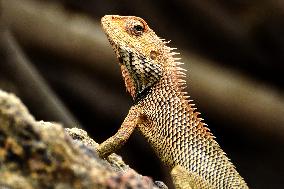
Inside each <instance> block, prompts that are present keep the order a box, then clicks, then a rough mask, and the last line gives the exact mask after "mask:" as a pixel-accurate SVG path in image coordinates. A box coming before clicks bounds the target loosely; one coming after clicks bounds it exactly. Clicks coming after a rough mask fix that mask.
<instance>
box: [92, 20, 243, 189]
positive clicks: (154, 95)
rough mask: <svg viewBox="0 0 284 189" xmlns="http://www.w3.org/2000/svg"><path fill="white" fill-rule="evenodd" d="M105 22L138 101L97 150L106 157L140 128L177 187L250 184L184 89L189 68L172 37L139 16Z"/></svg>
mask: <svg viewBox="0 0 284 189" xmlns="http://www.w3.org/2000/svg"><path fill="white" fill-rule="evenodd" d="M101 23H102V27H103V30H104V32H105V33H106V36H107V38H108V40H109V42H110V44H111V46H112V48H113V49H114V51H115V53H116V56H117V58H118V61H119V65H120V68H121V72H122V76H123V78H124V81H125V85H126V89H127V91H128V92H129V93H130V95H131V96H132V98H133V101H134V105H133V106H132V107H131V108H130V110H129V112H128V115H127V116H126V118H125V120H124V121H123V123H122V125H121V127H120V128H119V129H118V131H117V132H116V133H115V134H114V135H113V136H111V137H110V138H108V139H107V140H105V141H104V142H102V143H101V144H100V145H99V146H98V148H97V151H98V154H99V155H100V156H101V157H107V156H108V155H109V154H111V153H113V152H115V151H116V150H118V149H119V148H120V147H121V146H122V145H123V144H124V143H125V142H126V141H127V140H128V138H129V137H130V136H131V134H132V132H133V131H134V130H135V129H138V131H140V133H142V135H143V136H144V137H145V138H146V139H147V141H148V142H149V143H150V145H151V146H152V147H153V149H154V150H155V152H156V153H157V155H158V156H159V157H160V159H161V161H162V162H163V163H164V164H165V165H167V166H168V167H169V168H170V169H171V175H172V178H173V182H174V185H175V187H176V188H177V189H195V188H202V189H203V188H204V189H205V188H208V189H212V188H216V189H221V188H240V189H246V188H248V186H247V184H246V182H245V181H244V179H243V178H242V177H241V176H240V174H239V173H238V171H237V170H236V168H235V166H234V165H233V164H232V163H231V161H230V159H229V158H228V157H227V155H226V154H225V152H224V151H223V150H222V149H221V147H220V145H219V144H218V143H217V142H216V140H215V137H214V136H213V134H212V133H211V132H210V130H209V128H208V126H207V124H205V123H204V122H203V119H202V118H200V117H199V114H200V113H199V112H197V111H196V108H195V105H194V104H192V100H190V97H189V96H187V92H186V91H184V88H185V87H186V81H185V80H184V77H185V76H186V74H185V71H186V70H184V69H183V68H181V65H182V64H183V63H181V62H180V58H178V57H176V55H177V54H179V53H176V52H174V50H175V48H171V47H169V46H168V43H169V41H166V40H165V39H162V38H160V37H158V36H157V35H156V34H155V32H154V31H153V30H152V29H151V28H150V27H149V26H148V24H147V23H146V22H145V21H144V20H143V19H142V18H140V17H135V16H119V15H105V16H104V17H102V19H101Z"/></svg>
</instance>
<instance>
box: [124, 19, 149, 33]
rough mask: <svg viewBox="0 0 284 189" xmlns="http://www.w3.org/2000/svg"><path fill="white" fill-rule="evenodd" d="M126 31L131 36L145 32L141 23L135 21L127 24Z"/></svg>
mask: <svg viewBox="0 0 284 189" xmlns="http://www.w3.org/2000/svg"><path fill="white" fill-rule="evenodd" d="M127 31H128V33H129V34H131V35H135V36H140V35H142V34H143V32H144V31H145V26H144V24H143V23H142V22H140V21H137V20H131V21H130V22H129V23H128V24H127Z"/></svg>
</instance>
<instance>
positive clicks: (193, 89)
mask: <svg viewBox="0 0 284 189" xmlns="http://www.w3.org/2000/svg"><path fill="white" fill-rule="evenodd" d="M0 2H1V4H0V15H1V17H0V31H1V33H0V56H1V61H0V89H2V90H5V91H9V92H13V93H15V94H16V95H18V96H19V97H20V98H21V99H22V101H23V102H24V103H25V104H26V105H27V107H28V108H29V110H30V112H31V113H32V114H33V115H34V116H35V118H36V119H37V120H45V121H56V122H60V123H63V124H64V126H66V127H81V128H83V129H85V130H87V131H88V132H89V134H90V136H91V137H92V138H94V139H95V140H96V141H97V142H102V141H104V140H105V139H107V138H108V137H110V136H112V135H113V134H114V133H115V132H116V131H117V129H118V128H119V127H120V124H121V123H122V121H123V119H124V117H125V116H126V115H127V113H128V110H129V108H130V107H131V105H132V100H131V97H130V96H129V94H127V93H126V90H125V87H124V82H123V80H122V78H121V73H120V69H119V66H118V65H117V60H116V58H115V54H114V53H113V51H112V49H111V47H110V45H109V43H108V41H107V39H106V37H105V35H104V33H103V31H102V29H101V26H100V18H101V17H102V16H104V15H106V14H119V15H136V16H140V17H142V18H144V19H145V20H146V21H147V23H148V24H149V26H150V27H151V28H152V29H153V30H154V31H155V32H156V33H157V35H158V36H160V37H162V38H165V39H167V40H171V41H172V42H171V43H170V44H169V45H170V46H171V47H177V48H178V51H179V52H180V53H181V55H180V57H181V58H182V61H183V62H184V63H185V65H184V66H183V67H184V68H186V69H187V70H188V72H187V74H188V77H187V83H188V88H187V89H186V90H187V91H188V92H189V94H190V95H191V97H192V99H194V102H195V104H196V105H197V107H198V110H199V111H200V112H202V115H201V116H202V117H203V118H204V119H205V122H206V123H207V124H208V125H209V128H210V129H211V131H212V132H213V134H214V135H215V136H216V137H217V141H218V142H219V144H220V145H221V147H222V148H223V149H224V151H225V152H226V153H227V154H228V155H229V157H230V158H231V159H232V161H233V162H234V164H235V165H236V167H237V169H238V171H239V172H240V174H241V175H242V176H243V177H244V178H245V180H246V181H247V182H248V184H249V186H250V187H251V188H276V189H277V188H279V189H281V188H284V181H283V176H284V163H283V160H284V94H283V89H284V88H283V87H284V85H283V81H284V66H283V63H284V1H281V0H257V1H256V0H252V1H241V0H227V1H224V0H203V1H199V0H187V1H186V0H176V1H173V0H164V1H150V0H143V1H142V0H137V1H133V0H132V1H130V0H129V1H127V0H119V1H111V0H109V1H99V0H89V1H77V0H49V1H44V0H2V1H0ZM118 153H119V154H120V155H122V156H123V158H124V160H125V161H126V162H127V163H128V164H129V165H130V166H131V167H133V168H135V169H136V170H137V171H139V172H140V173H141V174H143V175H147V176H151V177H152V178H153V179H154V180H161V181H163V182H165V183H166V184H167V185H168V186H169V187H170V188H173V186H172V184H171V179H170V177H169V173H168V171H169V170H168V169H167V168H166V167H165V166H163V165H162V164H161V163H160V161H159V159H158V158H157V157H156V156H155V154H154V152H153V150H152V149H151V148H150V146H149V145H148V144H147V142H146V141H145V139H143V137H141V136H140V134H139V133H135V134H134V135H133V136H132V137H131V138H130V140H129V141H128V142H127V143H126V145H125V146H124V147H123V148H122V149H121V150H120V151H119V152H118Z"/></svg>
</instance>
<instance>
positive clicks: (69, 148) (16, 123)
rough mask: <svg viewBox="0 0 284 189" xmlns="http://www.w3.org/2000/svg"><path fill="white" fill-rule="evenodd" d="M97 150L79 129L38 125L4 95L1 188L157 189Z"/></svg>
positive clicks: (1, 96) (0, 97) (1, 95)
mask: <svg viewBox="0 0 284 189" xmlns="http://www.w3.org/2000/svg"><path fill="white" fill-rule="evenodd" d="M97 145H98V144H97V143H96V142H95V141H94V140H92V139H91V138H89V136H88V134H87V132H85V131H83V130H81V129H77V128H72V129H64V128H63V127H62V126H61V125H60V124H58V123H50V122H44V121H36V120H35V119H34V118H33V116H31V115H30V113H29V112H28V110H27V108H26V107H25V106H24V105H23V104H22V103H21V101H20V100H19V99H18V98H17V97H15V96H14V95H13V94H8V93H6V92H3V91H1V90H0V188H9V189H10V188H11V189H22V188H25V189H33V188H56V189H65V188H66V189H67V188H68V189H73V188H74V189H77V188H78V189H84V188H86V189H88V188H94V189H95V188H98V189H100V188H102V189H103V188H108V189H115V188H141V189H144V188H145V189H146V188H158V187H157V186H156V185H155V184H154V183H153V181H152V180H151V179H150V178H149V177H145V176H141V175H139V174H138V173H136V172H135V171H134V170H133V169H131V168H130V167H129V166H128V165H126V164H125V163H124V162H123V161H122V159H121V157H120V156H118V155H116V154H112V155H110V156H109V157H108V159H107V160H103V159H100V158H99V157H98V156H97V154H96V150H95V149H96V146H97Z"/></svg>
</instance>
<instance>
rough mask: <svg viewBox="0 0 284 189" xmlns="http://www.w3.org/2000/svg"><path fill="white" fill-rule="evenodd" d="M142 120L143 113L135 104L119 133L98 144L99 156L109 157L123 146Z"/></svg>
mask: <svg viewBox="0 0 284 189" xmlns="http://www.w3.org/2000/svg"><path fill="white" fill-rule="evenodd" d="M140 122H141V113H140V112H139V111H138V108H137V107H135V106H133V107H132V108H131V109H130V110H129V112H128V115H127V117H126V118H125V119H124V121H123V123H122V125H121V127H120V128H119V130H118V131H117V133H116V134H115V135H113V136H112V137H110V138H108V139H107V140H106V141H104V142H103V143H101V144H100V145H99V146H98V148H97V152H98V154H99V156H100V157H103V158H104V157H107V156H108V155H110V154H111V153H113V152H115V151H117V150H118V149H119V148H121V147H122V146H123V144H125V142H126V141H127V140H128V138H129V137H130V135H131V134H132V133H133V131H134V129H135V128H136V127H137V125H138V124H139V123H140Z"/></svg>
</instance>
